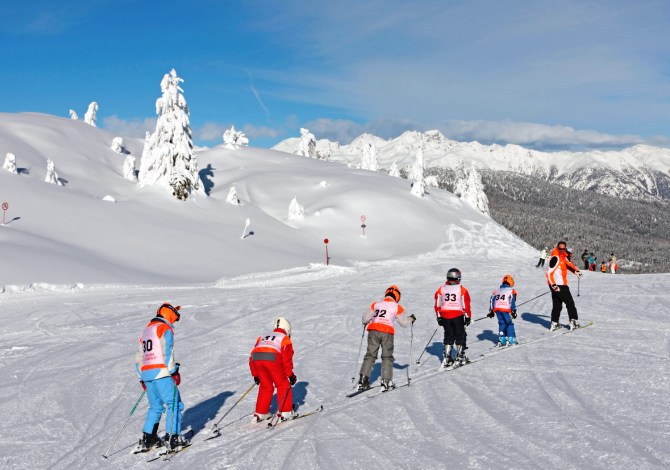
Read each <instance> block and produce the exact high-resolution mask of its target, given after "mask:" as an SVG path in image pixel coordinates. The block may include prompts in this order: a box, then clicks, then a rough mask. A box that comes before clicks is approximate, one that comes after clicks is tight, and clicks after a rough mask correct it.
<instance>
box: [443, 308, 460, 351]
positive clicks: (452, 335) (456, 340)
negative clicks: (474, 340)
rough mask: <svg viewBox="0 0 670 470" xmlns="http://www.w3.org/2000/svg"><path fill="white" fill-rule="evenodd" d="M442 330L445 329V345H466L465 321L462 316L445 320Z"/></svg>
mask: <svg viewBox="0 0 670 470" xmlns="http://www.w3.org/2000/svg"><path fill="white" fill-rule="evenodd" d="M442 328H444V344H451V345H452V346H453V345H454V344H456V346H461V345H465V320H464V319H463V316H462V315H461V316H460V317H456V318H449V319H447V318H443V319H442Z"/></svg>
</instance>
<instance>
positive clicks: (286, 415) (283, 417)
mask: <svg viewBox="0 0 670 470" xmlns="http://www.w3.org/2000/svg"><path fill="white" fill-rule="evenodd" d="M294 415H295V413H294V412H293V411H282V412H280V413H277V417H278V418H279V421H288V420H289V419H293V417H294Z"/></svg>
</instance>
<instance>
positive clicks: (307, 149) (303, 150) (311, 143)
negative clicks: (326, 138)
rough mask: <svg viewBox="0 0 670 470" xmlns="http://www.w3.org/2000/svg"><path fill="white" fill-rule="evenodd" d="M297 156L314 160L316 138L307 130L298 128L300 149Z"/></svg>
mask: <svg viewBox="0 0 670 470" xmlns="http://www.w3.org/2000/svg"><path fill="white" fill-rule="evenodd" d="M298 155H302V156H303V157H309V158H314V157H315V156H316V137H314V134H312V133H311V132H309V130H308V129H304V128H300V147H299V149H298Z"/></svg>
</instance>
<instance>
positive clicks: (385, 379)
mask: <svg viewBox="0 0 670 470" xmlns="http://www.w3.org/2000/svg"><path fill="white" fill-rule="evenodd" d="M398 302H400V289H398V287H397V286H391V287H389V288H388V289H386V292H385V293H384V299H383V300H381V301H379V302H374V303H373V304H372V305H371V306H370V310H368V311H367V312H365V313H364V314H363V325H367V327H366V329H367V330H368V349H367V351H366V353H365V357H364V358H363V364H362V365H361V372H360V379H359V381H358V389H359V390H367V389H369V388H370V373H371V372H372V366H373V365H374V363H375V361H376V360H377V355H378V354H379V348H380V347H381V349H382V382H381V386H382V391H384V392H386V391H388V390H389V389H391V388H395V385H394V383H393V360H394V359H393V337H394V334H395V328H394V325H395V322H396V320H397V321H398V324H399V325H400V326H402V327H403V328H404V327H408V326H410V325H411V324H412V323H414V322H415V321H416V317H415V316H414V315H410V316H409V317H408V316H407V315H404V313H405V309H404V308H403V307H402V306H401V305H400V304H399V303H398Z"/></svg>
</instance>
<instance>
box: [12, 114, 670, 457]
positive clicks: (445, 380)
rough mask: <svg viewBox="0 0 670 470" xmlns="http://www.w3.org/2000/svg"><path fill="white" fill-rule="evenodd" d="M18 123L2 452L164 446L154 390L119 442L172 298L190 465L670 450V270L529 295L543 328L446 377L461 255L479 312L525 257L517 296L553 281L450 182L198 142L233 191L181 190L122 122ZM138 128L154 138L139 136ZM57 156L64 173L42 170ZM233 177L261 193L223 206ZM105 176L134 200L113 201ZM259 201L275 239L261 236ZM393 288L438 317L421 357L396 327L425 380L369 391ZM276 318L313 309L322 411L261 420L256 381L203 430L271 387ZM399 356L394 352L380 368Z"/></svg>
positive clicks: (299, 342) (299, 355) (309, 340)
mask: <svg viewBox="0 0 670 470" xmlns="http://www.w3.org/2000/svg"><path fill="white" fill-rule="evenodd" d="M0 120H2V121H3V126H0V145H1V148H0V152H3V153H4V152H13V153H15V154H16V156H17V166H18V167H19V168H26V169H28V171H27V172H22V173H21V174H19V175H13V174H9V173H7V172H5V171H4V170H0V198H2V199H3V200H5V199H6V200H9V202H10V211H8V212H9V214H8V215H9V217H8V219H10V220H11V221H10V223H8V224H7V225H6V226H4V227H2V226H0V243H2V247H3V253H2V257H1V258H0V267H1V268H2V269H0V286H4V290H3V293H2V294H0V318H1V320H2V322H0V389H1V390H2V396H3V397H4V400H3V406H2V407H0V409H1V410H2V411H0V430H1V432H0V468H10V469H13V468H20V469H24V468H30V469H33V468H57V469H61V468H62V469H78V468H81V469H90V468H110V469H111V468H124V469H125V468H147V466H152V465H154V466H158V465H164V464H163V463H162V460H160V459H159V460H158V461H156V462H152V463H149V464H147V463H146V460H147V459H148V458H150V457H149V456H148V455H130V454H129V452H130V450H131V448H132V446H133V445H134V444H136V442H137V439H138V438H139V437H140V434H141V426H142V423H143V420H144V415H145V413H146V408H147V404H146V400H143V401H142V402H141V403H140V405H139V406H138V409H137V411H136V412H135V414H134V415H133V416H132V417H131V418H130V421H129V423H128V426H127V427H126V428H125V429H124V430H123V432H121V434H120V437H119V439H118V441H117V442H116V444H115V445H114V447H113V448H112V449H111V451H110V452H109V458H108V459H104V458H103V457H102V454H103V453H104V452H105V451H106V450H107V449H108V447H109V445H110V444H111V442H112V440H113V438H114V436H115V435H116V433H117V432H118V431H119V429H120V428H121V425H122V424H123V422H124V421H125V419H126V418H127V417H128V415H129V413H130V411H131V408H132V406H133V404H134V403H135V401H136V400H137V398H138V397H139V395H140V393H141V388H140V386H139V383H138V380H137V378H136V376H135V374H134V372H133V360H134V353H135V344H136V341H137V337H138V335H139V334H140V332H141V331H142V329H143V328H144V326H145V325H146V323H147V322H148V321H149V320H150V319H151V317H152V316H153V313H154V312H155V310H156V308H157V307H158V305H159V304H160V303H161V302H163V301H165V300H168V301H171V302H173V303H175V304H180V305H182V306H183V309H182V320H181V321H180V322H179V323H178V324H177V325H176V357H177V360H178V361H179V362H181V364H182V369H181V372H182V385H181V386H180V389H181V392H182V394H183V398H184V402H185V404H186V411H185V414H184V425H185V427H186V428H190V429H192V430H193V431H194V433H195V434H194V438H193V441H194V443H193V446H192V447H190V448H188V450H186V451H184V452H183V453H180V454H177V455H175V456H174V458H173V461H172V462H171V463H170V464H169V465H177V466H179V467H180V468H182V467H190V468H208V469H209V468H242V469H246V468H261V467H262V468H268V469H272V468H298V469H317V468H324V469H331V468H343V469H351V468H361V469H372V468H384V469H388V468H413V469H414V468H431V469H432V468H501V467H503V468H504V467H507V468H523V469H537V468H575V469H577V468H579V469H582V468H603V469H605V468H607V469H610V468H654V469H655V468H667V467H668V466H670V444H668V439H667V437H668V435H670V409H669V408H668V406H667V399H668V392H669V390H670V383H669V379H668V377H669V372H670V371H669V370H668V369H669V366H668V364H670V362H669V360H668V359H669V356H670V327H669V325H670V322H668V319H667V305H668V301H669V300H670V299H669V297H670V294H668V292H670V275H636V276H623V275H621V276H614V275H608V274H601V273H586V274H585V277H584V279H582V281H581V285H580V289H579V292H580V294H581V295H580V296H579V297H577V286H576V284H575V283H574V280H573V284H572V286H573V292H574V295H575V299H576V301H577V307H578V309H579V312H580V315H581V317H582V318H583V319H584V320H593V321H594V324H593V326H591V327H589V328H586V329H584V330H580V331H576V332H574V333H569V334H565V335H551V334H549V333H548V332H547V329H546V327H547V326H548V324H549V318H548V315H549V311H550V299H549V295H544V296H541V297H539V298H538V299H536V300H533V301H532V302H529V303H527V304H525V305H523V306H522V307H521V308H520V309H519V313H520V316H519V318H518V319H517V321H516V325H517V332H518V336H519V340H520V342H521V343H522V345H521V346H519V347H517V348H513V349H510V350H508V351H504V352H502V353H500V354H496V355H495V356H491V357H488V358H486V359H484V360H483V361H481V362H478V363H475V364H471V365H469V366H467V367H463V368H461V369H457V370H454V371H449V372H440V373H435V370H436V369H437V367H438V364H439V355H440V350H441V346H440V333H439V332H438V334H437V335H436V336H435V338H434V339H433V341H432V342H431V344H429V345H428V350H427V352H426V354H424V356H423V359H422V365H421V366H420V367H419V368H418V370H417V366H416V364H413V363H414V362H415V361H416V359H417V358H418V356H419V354H420V353H421V351H422V348H423V347H424V346H425V345H426V342H427V341H428V339H429V338H430V336H431V334H432V333H433V332H434V331H435V328H436V326H437V325H436V323H435V320H434V318H433V317H434V314H433V312H432V301H433V300H432V299H433V293H434V292H435V290H436V289H437V287H438V286H439V285H440V284H441V283H442V282H443V281H444V276H445V273H446V271H447V270H448V269H449V268H451V267H458V268H460V269H461V270H462V271H463V284H464V285H465V286H466V287H467V288H468V289H469V290H470V293H471V295H472V298H473V312H474V317H475V318H479V317H482V316H484V315H485V314H486V309H487V302H488V297H489V295H490V292H491V291H492V290H493V288H495V287H496V286H497V285H498V284H499V282H500V279H501V278H502V276H503V275H504V274H505V273H508V272H509V273H511V274H512V275H513V276H514V277H515V279H516V283H517V285H516V289H517V290H518V292H519V296H520V297H519V302H524V301H526V300H528V299H531V298H532V297H535V296H537V295H540V294H543V293H544V292H546V289H547V288H546V283H545V281H544V278H543V272H542V271H541V270H539V269H535V268H534V264H535V262H536V257H537V252H536V251H534V250H532V249H530V248H529V247H528V246H527V245H525V244H524V243H523V242H521V241H520V240H518V239H517V238H516V237H514V236H513V235H511V234H509V233H508V232H507V231H505V230H504V229H502V228H500V227H499V226H497V225H496V224H495V223H493V222H492V221H490V219H488V218H486V217H485V216H482V215H480V214H478V213H476V212H475V211H474V210H472V209H471V208H469V207H467V206H465V205H464V204H463V203H461V202H459V201H458V200H457V199H456V198H454V197H453V196H452V195H451V194H449V193H444V192H442V191H438V190H433V192H432V193H431V194H430V196H429V197H428V198H427V199H424V200H421V199H417V198H415V197H414V196H412V195H411V194H410V193H409V188H408V187H407V186H406V181H403V180H395V179H392V178H389V177H386V176H384V175H379V174H375V173H369V172H365V171H357V170H349V169H347V168H345V167H344V166H343V165H336V164H329V163H324V162H319V161H314V160H311V159H305V158H302V157H297V156H286V155H284V154H279V155H280V156H279V157H278V156H277V155H278V154H277V153H276V152H272V151H262V150H258V149H243V150H240V151H229V150H225V149H219V148H217V149H213V150H209V151H205V152H202V153H199V154H198V155H199V163H200V165H201V167H202V168H206V167H207V165H208V164H210V163H211V165H212V168H211V171H212V175H213V176H212V175H209V176H208V178H209V180H210V181H211V183H213V186H212V187H211V197H210V198H209V199H205V198H204V197H199V198H196V199H195V200H194V201H191V202H186V203H180V202H177V201H172V200H170V196H167V195H165V194H163V192H162V191H161V190H159V189H157V188H144V189H140V188H137V187H136V186H135V185H133V184H132V183H130V182H126V181H125V180H123V179H122V176H121V165H122V160H123V157H120V156H119V155H117V154H114V153H113V152H111V151H109V152H110V154H111V155H108V154H107V153H106V152H107V151H108V146H109V145H108V144H109V143H111V139H112V138H113V137H114V136H112V135H111V134H108V133H105V131H103V130H100V129H93V128H89V127H87V126H85V125H84V124H83V123H81V122H70V121H68V120H64V119H59V118H53V117H48V116H41V115H0ZM45 123H46V124H45ZM5 124H6V125H5ZM7 129H10V130H11V131H9V130H7ZM62 136H65V137H62ZM63 138H64V139H65V140H66V141H67V142H68V143H67V144H66V143H61V140H62V139H63ZM9 144H11V145H9ZM126 144H127V146H128V147H129V148H130V149H131V151H132V152H133V153H134V154H136V155H138V156H139V152H140V148H141V142H139V143H138V142H136V141H135V142H133V141H130V140H127V142H126ZM51 157H53V160H54V162H55V164H56V170H57V171H58V173H59V176H60V177H61V178H64V179H66V180H67V184H66V185H65V186H64V187H56V186H53V185H49V184H47V183H44V182H43V181H42V180H43V178H44V169H45V167H46V165H45V161H46V158H51ZM70 157H72V158H70ZM75 157H76V158H75ZM205 176H207V175H205ZM322 181H326V183H327V184H326V185H321V182H322ZM232 184H235V185H236V186H237V190H238V195H239V197H240V199H241V201H242V205H241V206H231V205H228V204H226V203H225V202H224V200H225V197H226V196H227V194H228V190H229V187H230V185H232ZM106 194H111V195H113V196H114V197H115V198H116V199H117V201H118V202H117V203H108V202H103V201H102V200H101V199H102V197H103V196H104V195H106ZM293 196H296V197H297V198H298V200H299V202H300V203H301V204H303V205H304V206H305V211H306V218H305V219H304V220H303V221H288V220H287V211H288V204H289V202H290V200H291V198H292V197H293ZM363 206H364V207H363ZM361 207H363V209H362V210H360V208H361ZM61 210H62V211H61ZM13 211H17V212H13ZM317 211H318V212H319V213H320V214H321V215H316V213H317ZM361 213H363V214H366V215H367V217H368V220H367V225H368V227H367V229H366V237H365V238H363V237H361V232H360V230H361V229H360V226H359V224H360V221H359V220H358V218H359V216H360V215H361ZM15 217H18V219H16V218H15ZM245 218H250V219H251V226H250V230H252V231H254V235H250V236H247V237H246V238H244V239H241V238H240V236H241V231H242V229H243V227H244V220H245ZM110 219H114V222H113V223H112V222H110ZM352 219H353V220H352ZM377 224H379V226H377ZM325 237H329V238H330V239H331V244H330V255H331V257H332V259H331V262H332V264H331V265H330V266H325V265H324V253H323V243H322V240H323V238H325ZM171 242H179V243H174V244H172V243H171ZM549 242H551V241H548V243H549ZM390 284H396V285H398V286H399V287H400V289H401V291H402V299H401V304H402V305H403V306H405V308H406V309H407V311H408V313H414V314H415V315H417V317H418V320H417V323H416V324H415V326H414V328H413V343H412V344H413V347H412V358H411V359H410V338H411V337H412V334H411V330H410V329H401V328H398V332H397V335H396V348H395V357H396V369H395V379H396V381H397V383H398V384H402V383H403V381H405V380H406V377H407V372H408V370H409V373H410V374H411V376H412V377H414V378H415V380H413V381H412V385H411V386H410V387H403V388H401V389H398V390H396V391H393V392H392V393H388V394H384V395H382V396H378V397H375V398H374V399H367V398H366V397H365V396H359V397H355V398H352V399H347V398H345V395H346V394H347V393H348V392H349V391H350V390H351V389H352V386H353V383H352V381H351V378H352V376H356V375H357V374H358V367H359V365H360V359H361V358H360V357H357V352H358V349H359V345H360V341H361V333H362V326H361V323H360V317H361V314H362V312H363V311H364V310H365V309H367V308H368V307H369V305H370V303H371V302H372V301H374V300H377V299H379V297H380V296H381V295H382V294H383V292H384V290H385V288H386V287H387V286H388V285H390ZM73 286H74V287H73ZM278 315H283V316H286V317H288V318H289V319H290V320H291V322H292V323H293V331H294V332H293V339H294V344H295V349H296V356H295V365H296V367H295V372H296V374H297V376H298V383H297V385H296V387H295V390H294V397H295V403H296V405H297V406H298V409H299V411H300V410H301V411H309V410H311V409H314V408H316V407H317V406H318V405H320V404H323V405H324V408H325V409H324V411H323V412H321V413H318V414H315V415H313V416H310V417H307V418H305V419H303V420H298V421H295V422H292V423H285V424H282V425H281V426H279V427H278V428H277V429H274V430H268V429H266V427H265V426H264V425H260V426H258V425H252V424H251V423H250V414H251V413H252V411H253V406H254V402H255V391H254V392H253V393H252V394H250V395H249V396H248V397H247V398H245V399H244V400H243V401H242V402H241V403H240V405H239V406H238V407H237V408H236V409H235V410H233V412H231V413H230V414H229V415H228V417H227V418H226V419H225V420H224V421H223V422H222V423H221V424H220V427H221V429H222V435H221V437H219V438H217V439H212V440H208V441H205V439H206V437H209V436H210V434H208V433H207V430H208V429H210V428H211V427H212V426H213V424H214V423H215V422H216V421H217V420H218V419H219V418H220V417H221V416H222V415H223V414H224V413H225V412H226V411H227V410H228V409H229V408H230V407H231V406H232V405H233V403H235V401H237V399H238V398H239V397H240V396H241V395H242V394H243V393H244V391H246V390H247V389H248V388H249V386H250V385H251V383H252V381H251V377H250V375H249V372H248V366H247V360H248V354H249V351H250V349H251V348H252V346H253V344H254V341H255V339H256V337H257V336H258V335H259V334H263V333H267V332H268V328H269V325H270V322H271V321H272V319H273V318H275V317H276V316H278ZM562 319H563V320H564V321H565V320H566V317H565V312H564V313H563V318H562ZM468 332H469V345H470V349H469V351H468V353H469V355H470V356H472V357H477V356H478V355H480V354H482V353H485V352H486V351H489V350H490V348H491V347H492V346H493V345H494V343H495V341H496V337H497V323H496V322H495V321H494V320H489V319H485V320H482V321H478V322H475V323H473V324H472V325H471V326H470V327H469V329H468ZM408 366H409V368H408ZM379 374H380V367H379V364H377V365H376V366H375V369H374V371H373V376H372V378H373V380H374V381H376V382H378V380H379ZM161 431H162V427H161Z"/></svg>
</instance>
